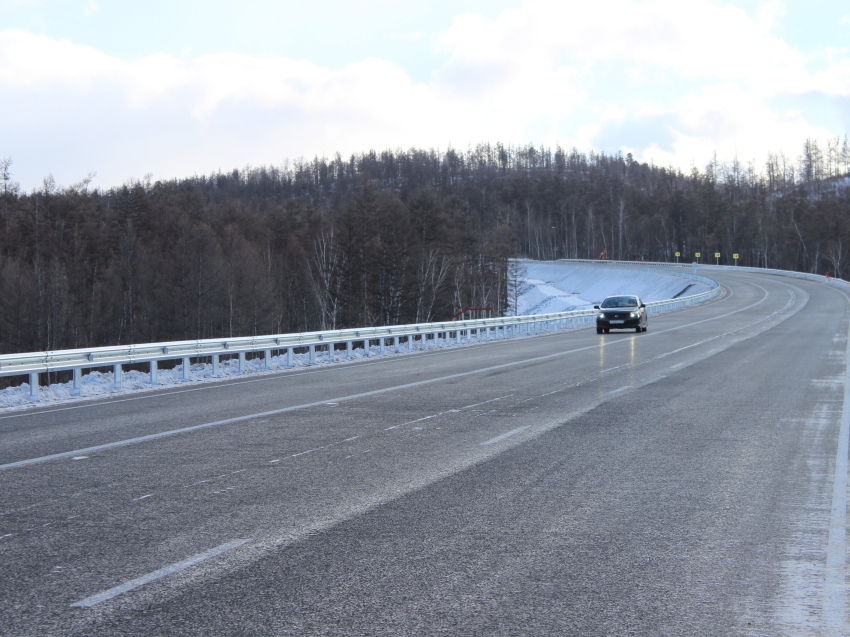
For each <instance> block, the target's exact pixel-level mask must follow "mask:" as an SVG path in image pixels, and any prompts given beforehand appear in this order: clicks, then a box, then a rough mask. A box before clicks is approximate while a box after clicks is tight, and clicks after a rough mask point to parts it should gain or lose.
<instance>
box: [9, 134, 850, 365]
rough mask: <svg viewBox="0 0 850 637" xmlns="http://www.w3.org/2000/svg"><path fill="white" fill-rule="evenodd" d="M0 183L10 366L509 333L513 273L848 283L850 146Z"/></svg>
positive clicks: (486, 153) (498, 149)
mask: <svg viewBox="0 0 850 637" xmlns="http://www.w3.org/2000/svg"><path fill="white" fill-rule="evenodd" d="M0 169H2V175H0V176H2V191H0V195H2V206H0V216H2V220H0V227H2V237H0V353H16V352H28V351H46V350H57V349H66V348H82V347H94V346H100V345H117V344H124V343H142V342H156V341H170V340H191V339H203V338H215V337H228V336H250V335H258V334H279V333H289V332H299V331H309V330H319V329H334V328H345V327H358V326H370V325H387V324H403V323H412V322H422V321H434V320H436V321H444V320H448V319H449V318H450V317H452V316H453V315H454V314H455V313H456V312H458V311H460V310H462V309H464V308H467V307H491V308H493V312H494V314H495V315H504V314H507V313H510V312H511V307H510V297H511V295H510V294H509V280H510V279H511V276H512V273H511V266H510V261H509V259H510V258H512V257H530V258H534V259H560V258H589V259H597V258H599V257H600V255H601V254H602V253H603V252H604V253H605V255H607V257H608V258H611V259H633V260H651V261H675V256H674V255H675V253H676V252H680V253H681V255H682V257H681V260H684V261H690V260H692V259H693V258H694V254H695V253H697V252H701V253H702V254H703V259H702V260H703V262H705V261H706V259H705V257H706V256H710V257H711V258H710V259H709V261H710V262H712V263H713V262H714V258H713V255H714V253H715V252H719V253H720V254H721V255H722V256H721V259H720V263H721V264H732V263H733V261H732V255H733V254H738V255H739V259H738V265H741V266H755V267H769V268H783V269H789V270H800V271H806V272H820V273H823V272H825V271H827V270H828V271H830V272H831V273H832V274H833V275H834V276H839V277H841V276H844V275H846V274H850V266H849V265H848V252H850V149H848V142H847V138H846V137H845V138H844V139H843V140H841V139H840V138H836V139H831V140H828V141H827V142H826V143H825V144H821V143H819V142H818V141H817V140H806V141H805V143H804V144H803V145H802V150H801V154H800V155H799V156H798V157H796V158H790V157H787V156H786V155H784V154H782V153H774V154H770V155H769V156H768V158H767V161H766V162H765V164H764V165H756V163H755V162H754V161H753V162H749V163H741V162H738V161H737V160H734V161H732V162H730V163H718V162H717V160H716V159H715V160H714V161H712V163H710V164H709V165H708V166H706V167H704V168H697V167H694V168H693V169H692V170H691V171H690V172H683V171H682V170H680V169H676V168H671V167H662V166H656V165H651V164H646V163H640V162H637V161H635V160H634V159H633V157H632V156H631V155H626V156H625V157H624V156H622V155H621V154H615V155H606V154H597V153H590V154H585V153H580V152H578V151H577V150H574V149H573V150H569V151H568V150H565V149H562V148H560V147H556V148H555V149H551V148H546V147H535V146H533V145H527V146H506V145H502V144H495V145H491V144H481V145H479V146H477V147H474V148H469V149H467V150H465V151H460V150H456V149H452V148H449V149H448V150H446V151H443V152H439V151H436V150H434V149H428V150H422V149H410V150H407V151H403V150H386V151H383V152H377V151H370V152H364V153H361V154H356V155H352V156H351V157H348V158H343V157H342V156H340V155H339V154H337V155H336V156H334V157H333V158H315V159H313V160H311V161H308V160H299V161H292V162H287V163H285V164H284V165H282V166H280V167H259V168H254V167H246V168H244V169H236V170H232V171H231V172H228V173H223V172H219V173H215V174H211V175H202V176H197V175H196V176H193V177H189V178H183V179H172V180H164V181H152V179H151V178H150V177H145V178H143V179H142V180H136V181H132V182H129V183H126V184H124V185H122V186H121V187H115V188H110V189H108V190H105V189H97V188H91V187H90V184H91V178H87V179H85V180H83V181H81V182H80V183H78V184H74V185H72V186H70V187H59V186H57V185H56V183H55V182H54V180H53V178H52V177H50V176H48V177H47V178H45V179H44V182H43V184H42V186H41V187H39V188H38V189H34V190H33V191H31V192H28V193H26V192H22V191H21V189H20V187H19V186H18V184H17V183H16V182H15V181H14V163H13V160H12V159H11V158H9V159H4V160H2V163H0Z"/></svg>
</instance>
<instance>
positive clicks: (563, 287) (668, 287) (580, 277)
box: [511, 261, 709, 314]
mask: <svg viewBox="0 0 850 637" xmlns="http://www.w3.org/2000/svg"><path fill="white" fill-rule="evenodd" d="M518 263H520V264H521V265H522V267H523V268H524V269H525V273H524V278H525V281H526V285H525V286H524V288H523V289H524V292H523V293H522V294H521V296H520V297H519V301H518V303H517V310H518V311H517V314H547V313H549V312H567V311H569V310H585V309H588V308H592V307H593V306H594V305H596V304H598V303H599V302H600V301H601V300H602V299H604V298H605V297H606V296H611V295H613V294H636V295H637V296H639V297H641V298H642V299H643V300H644V301H663V300H665V299H672V298H674V297H676V296H677V295H681V294H682V292H683V291H685V290H686V289H687V291H686V292H684V295H685V296H690V295H691V294H699V293H700V292H706V291H707V290H708V289H709V288H708V286H707V285H705V284H704V283H700V282H698V281H689V280H688V279H684V278H681V277H677V276H674V275H665V274H662V273H660V272H658V271H657V270H647V271H646V272H637V271H633V270H615V269H613V268H608V267H604V268H601V267H588V266H580V265H574V264H571V263H564V262H558V261H519V262H518ZM688 286H690V287H688ZM511 313H512V314H513V312H511Z"/></svg>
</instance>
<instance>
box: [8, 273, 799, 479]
mask: <svg viewBox="0 0 850 637" xmlns="http://www.w3.org/2000/svg"><path fill="white" fill-rule="evenodd" d="M751 285H753V286H754V287H757V288H759V289H761V290H762V291H763V292H764V293H765V295H764V296H763V297H762V298H761V299H759V300H758V301H756V302H755V303H753V304H752V305H749V306H747V307H743V308H741V309H738V310H735V311H733V312H727V313H726V314H724V315H722V316H713V317H711V318H707V319H703V320H701V321H695V322H693V323H689V324H688V325H687V327H692V326H694V325H699V324H701V323H707V322H709V321H716V320H718V319H721V318H726V317H728V316H732V315H733V314H739V313H740V312H745V311H747V310H749V309H751V308H753V307H756V306H757V305H761V303H763V302H764V301H765V299H767V298H768V296H769V295H768V292H767V290H765V289H764V288H762V287H761V286H759V285H756V284H754V283H753V284H751ZM790 303H791V301H789V303H788V304H786V306H785V308H787V307H788V305H789V304H790ZM785 308H783V309H782V310H780V311H778V312H774V313H773V314H771V315H770V316H768V317H766V318H764V319H761V320H758V321H755V322H754V323H752V324H751V325H750V326H745V327H742V328H739V329H738V330H733V331H732V332H727V333H726V334H721V335H719V336H715V337H711V338H707V339H705V340H704V341H700V342H699V343H694V344H692V345H688V346H685V347H680V348H679V349H676V350H673V351H671V352H667V353H666V354H661V355H659V356H656V357H655V358H656V359H659V358H664V357H665V356H669V355H671V354H675V353H677V352H680V351H683V350H686V349H690V348H691V347H695V346H697V345H700V344H702V343H705V342H708V341H712V340H715V339H717V338H721V337H723V336H728V335H730V334H734V333H735V332H739V331H742V330H744V329H746V328H747V327H751V326H752V325H758V324H759V323H761V322H762V321H764V320H767V319H770V318H772V317H774V316H776V315H777V314H780V313H781V312H783V311H784V310H785ZM684 327H686V326H684V325H680V326H675V327H671V328H669V329H666V330H659V331H656V332H653V333H652V334H651V335H650V336H656V335H660V334H664V333H665V332H672V331H675V330H678V329H682V328H684ZM628 342H630V341H628V340H619V341H611V342H607V343H603V344H601V345H600V344H599V343H594V344H593V345H587V346H585V347H578V348H576V349H572V350H567V351H565V352H555V353H554V354H544V355H543V356H535V357H534V358H526V359H522V360H516V361H511V362H510V363H501V364H499V365H492V366H490V367H480V368H478V369H473V370H470V371H468V372H457V373H455V374H448V375H446V376H437V377H435V378H428V379H426V380H420V381H416V382H413V383H404V384H403V385H394V386H391V387H383V388H381V389H374V390H372V391H367V392H362V393H359V394H350V395H348V396H341V397H339V398H332V399H331V401H333V402H342V401H346V400H356V399H358V398H366V397H368V396H377V395H379V394H386V393H389V392H393V391H398V390H402V389H410V388H413V387H422V386H424V385H431V384H433V383H439V382H442V381H445V380H453V379H455V378H465V377H466V376H475V375H478V374H485V373H487V372H492V371H496V370H499V369H508V368H511V367H517V366H519V365H527V364H529V363H536V362H540V361H544V360H551V359H555V358H562V357H564V356H569V355H570V354H576V353H578V352H585V351H588V350H595V349H598V348H599V347H613V346H614V344H616V343H628ZM260 380H265V379H260ZM246 382H255V381H246ZM327 402H328V401H327V400H320V401H316V402H312V403H304V404H302V405H293V406H291V407H283V408H281V409H274V410H272V411H264V412H260V413H256V414H248V415H246V416H236V417H234V418H226V419H224V420H216V421H213V422H207V423H203V424H200V425H192V426H190V427H181V428H179V429H171V430H169V431H161V432H159V433H155V434H148V435H147V436H139V437H137V438H128V439H126V440H117V441H115V442H109V443H105V444H102V445H96V446H94V447H85V448H83V449H75V450H73V451H64V452H61V453H54V454H50V455H48V456H40V457H38V458H28V459H26V460H18V461H16V462H9V463H6V464H0V470H3V469H13V468H15V467H23V466H26V465H30V464H35V463H37V462H46V461H48V460H56V459H58V458H67V457H68V456H73V455H75V454H81V453H90V452H92V451H100V450H102V449H111V448H113V447H123V446H125V445H132V444H137V443H140V442H147V441H149V440H156V439H158V438H164V437H166V436H175V435H177V434H182V433H187V432H190V431H197V430H199V429H206V428H208V427H216V426H218V425H226V424H232V423H235V422H242V421H244V420H251V419H253V418H260V417H262V416H274V415H278V414H283V413H287V412H290V411H296V410H299V409H308V408H310V407H318V406H319V405H325V404H326V403H327ZM486 402H489V401H486ZM481 404H484V403H481ZM313 451H315V450H313ZM305 453H309V452H305ZM298 455H300V454H298Z"/></svg>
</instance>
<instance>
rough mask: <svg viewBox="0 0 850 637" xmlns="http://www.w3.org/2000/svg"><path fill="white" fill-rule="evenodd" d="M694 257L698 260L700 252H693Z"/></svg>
mask: <svg viewBox="0 0 850 637" xmlns="http://www.w3.org/2000/svg"><path fill="white" fill-rule="evenodd" d="M694 256H695V257H696V258H697V259H699V258H700V257H701V256H702V252H695V253H694Z"/></svg>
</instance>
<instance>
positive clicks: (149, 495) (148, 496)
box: [133, 493, 153, 502]
mask: <svg viewBox="0 0 850 637" xmlns="http://www.w3.org/2000/svg"><path fill="white" fill-rule="evenodd" d="M152 497H153V493H148V494H147V495H143V496H142V497H141V498H133V502H138V501H139V500H144V499H145V498H152Z"/></svg>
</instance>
